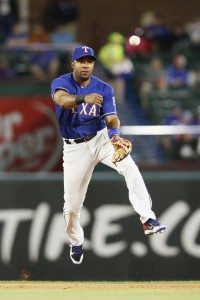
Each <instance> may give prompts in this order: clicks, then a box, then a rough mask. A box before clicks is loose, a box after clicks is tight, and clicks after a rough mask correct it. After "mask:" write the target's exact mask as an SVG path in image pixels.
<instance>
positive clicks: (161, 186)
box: [0, 172, 200, 281]
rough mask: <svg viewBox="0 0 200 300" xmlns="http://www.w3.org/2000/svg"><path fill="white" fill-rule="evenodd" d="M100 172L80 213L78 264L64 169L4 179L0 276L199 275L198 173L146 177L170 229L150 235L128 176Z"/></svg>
mask: <svg viewBox="0 0 200 300" xmlns="http://www.w3.org/2000/svg"><path fill="white" fill-rule="evenodd" d="M97 175H98V174H97ZM97 175H95V176H94V177H93V180H92V181H91V183H90V186H89V189H88V193H87V197H86V201H85V205H84V207H83V209H82V213H81V223H82V225H83V228H84V232H85V240H84V245H83V246H84V252H85V255H84V261H83V263H82V264H81V265H79V266H77V265H74V264H73V263H72V262H71V260H70V257H69V245H68V244H69V241H68V240H67V237H66V234H65V230H64V229H65V223H64V219H63V215H62V206H63V182H62V176H61V175H58V177H51V176H49V177H46V178H43V177H42V176H38V177H35V178H28V177H26V178H25V177H23V178H21V179H20V178H18V180H14V179H13V180H6V179H4V180H2V181H1V182H0V190H1V209H0V280H10V279H13V280H16V279H21V278H23V276H24V275H23V274H28V276H30V279H33V280H94V281H95V280H138V281H140V280H191V279H196V280H197V279H198V280H199V279H200V271H199V270H200V206H199V203H200V202H199V199H200V189H199V181H198V180H192V179H190V178H189V177H188V180H187V181H186V180H178V177H177V180H174V179H166V180H161V181H160V180H157V181H151V180H147V186H148V189H149V192H150V194H151V196H152V199H153V210H154V211H155V212H156V215H157V218H158V219H159V220H160V221H162V223H163V224H165V225H166V226H167V232H166V233H163V234H159V235H156V236H145V235H144V232H143V229H142V225H141V223H140V220H139V216H138V215H137V214H136V213H135V212H134V210H133V208H132V206H131V205H130V203H129V200H128V192H127V189H126V186H125V183H124V181H123V178H121V177H120V176H119V175H118V174H116V177H112V176H113V175H112V173H109V172H108V173H107V175H104V179H103V178H102V177H101V178H100V177H99V176H97ZM158 177H161V176H160V175H158Z"/></svg>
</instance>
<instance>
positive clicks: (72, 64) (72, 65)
mask: <svg viewBox="0 0 200 300" xmlns="http://www.w3.org/2000/svg"><path fill="white" fill-rule="evenodd" d="M71 67H72V69H74V61H72V62H71Z"/></svg>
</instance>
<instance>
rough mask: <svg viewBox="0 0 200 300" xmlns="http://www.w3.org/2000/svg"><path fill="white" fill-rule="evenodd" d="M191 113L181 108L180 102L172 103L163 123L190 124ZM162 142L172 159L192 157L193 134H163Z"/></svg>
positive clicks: (194, 147)
mask: <svg viewBox="0 0 200 300" xmlns="http://www.w3.org/2000/svg"><path fill="white" fill-rule="evenodd" d="M191 124H192V114H191V113H190V112H189V111H186V110H183V108H182V107H181V105H180V103H174V105H173V107H172V109H171V111H170V113H169V114H168V115H167V116H166V117H165V119H164V121H163V125H191ZM162 143H163V146H164V149H165V151H166V153H167V154H168V155H169V156H170V157H171V158H173V159H177V160H179V159H194V158H195V157H196V153H195V149H196V144H197V138H196V136H195V135H193V134H175V135H171V136H164V137H163V138H162Z"/></svg>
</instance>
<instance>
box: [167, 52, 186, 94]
mask: <svg viewBox="0 0 200 300" xmlns="http://www.w3.org/2000/svg"><path fill="white" fill-rule="evenodd" d="M186 65H187V59H186V57H185V56H184V55H181V54H179V55H175V56H173V61H172V64H171V65H170V66H169V67H168V68H167V81H168V85H169V87H170V88H171V89H180V88H187V87H189V84H190V82H189V77H190V72H189V69H188V68H187V66H186Z"/></svg>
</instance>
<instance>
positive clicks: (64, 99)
mask: <svg viewBox="0 0 200 300" xmlns="http://www.w3.org/2000/svg"><path fill="white" fill-rule="evenodd" d="M54 101H55V102H56V103H57V104H58V105H59V106H60V107H62V108H64V109H70V108H73V107H76V106H78V105H79V104H81V103H90V104H95V105H97V106H101V105H102V102H103V97H102V96H101V95H99V94H96V93H93V94H88V95H85V96H82V95H70V94H68V93H67V92H66V91H63V90H57V91H56V92H55V94H54Z"/></svg>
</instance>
